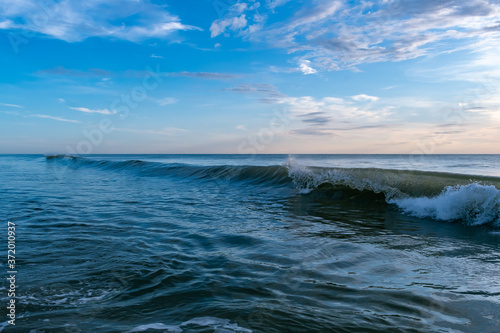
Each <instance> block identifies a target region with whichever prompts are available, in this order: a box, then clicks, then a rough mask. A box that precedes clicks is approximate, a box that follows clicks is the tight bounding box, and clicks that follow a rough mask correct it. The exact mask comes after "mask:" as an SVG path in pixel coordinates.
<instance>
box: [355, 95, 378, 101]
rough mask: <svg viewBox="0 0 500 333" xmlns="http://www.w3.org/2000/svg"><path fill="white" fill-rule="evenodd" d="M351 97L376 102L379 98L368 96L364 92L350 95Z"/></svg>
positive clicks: (356, 99)
mask: <svg viewBox="0 0 500 333" xmlns="http://www.w3.org/2000/svg"><path fill="white" fill-rule="evenodd" d="M351 98H352V99H353V100H355V101H358V102H376V101H378V100H379V98H378V97H377V96H369V95H365V94H360V95H355V96H351Z"/></svg>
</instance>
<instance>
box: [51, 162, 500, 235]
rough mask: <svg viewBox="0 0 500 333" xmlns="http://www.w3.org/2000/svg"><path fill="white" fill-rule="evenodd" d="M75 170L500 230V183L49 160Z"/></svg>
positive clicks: (391, 173) (431, 175)
mask: <svg viewBox="0 0 500 333" xmlns="http://www.w3.org/2000/svg"><path fill="white" fill-rule="evenodd" d="M46 159H47V160H48V161H57V162H59V163H66V164H67V165H68V166H70V165H71V166H73V167H85V166H88V167H95V168H99V169H107V170H123V171H134V172H138V173H139V174H141V175H144V176H169V177H175V178H185V179H187V178H194V179H199V180H206V181H233V182H245V183H250V184H259V185H266V186H293V187H294V188H296V189H297V191H298V192H299V193H301V194H308V193H312V192H314V193H321V192H323V193H325V192H330V191H347V192H352V191H354V192H358V193H359V192H362V193H367V194H368V195H369V194H370V193H371V194H374V195H383V196H384V199H385V201H386V202H387V203H389V204H393V205H396V206H397V207H399V209H401V210H402V211H403V212H405V213H406V214H409V215H413V216H416V217H420V218H433V219H437V220H443V221H461V222H463V223H466V224H468V225H492V226H495V227H500V191H499V190H498V188H499V187H500V178H497V177H485V176H471V175H462V174H453V173H443V172H428V171H411V170H389V169H378V168H324V167H310V166H305V165H300V164H298V163H296V162H295V161H294V160H293V159H291V158H290V159H288V161H286V162H285V163H284V164H283V165H276V166H248V165H247V166H236V165H223V166H199V165H190V164H181V163H160V162H147V161H140V160H128V161H108V160H95V159H90V158H85V157H76V156H71V155H46Z"/></svg>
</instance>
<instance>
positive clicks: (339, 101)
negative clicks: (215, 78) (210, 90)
mask: <svg viewBox="0 0 500 333" xmlns="http://www.w3.org/2000/svg"><path fill="white" fill-rule="evenodd" d="M224 91H231V92H236V93H239V94H253V95H256V96H257V97H258V98H259V101H260V102H262V103H264V104H271V105H282V106H284V107H285V110H286V112H287V114H288V116H289V117H290V118H291V119H294V120H295V124H296V126H297V127H299V128H293V129H292V130H291V132H290V133H292V134H300V135H320V136H324V135H334V131H335V130H337V126H338V125H341V124H345V123H348V124H349V123H351V122H353V121H356V122H357V123H358V124H362V125H360V126H366V127H365V128H366V129H369V128H372V126H374V125H377V126H379V125H380V124H379V123H380V122H382V121H386V120H387V117H388V116H389V115H390V114H392V112H393V111H392V108H393V107H391V106H384V105H374V104H373V103H365V102H366V101H370V102H377V101H378V97H375V96H369V95H365V94H361V95H355V96H351V97H350V98H347V99H346V98H340V97H324V98H315V97H312V96H299V97H294V96H288V95H285V94H283V93H281V92H280V91H279V90H278V89H277V88H276V87H275V86H273V85H270V84H243V85H240V86H235V87H231V88H226V89H224ZM334 125H335V126H334ZM383 126H385V125H383ZM347 129H352V127H351V128H349V127H346V130H347ZM358 129H363V128H362V127H358Z"/></svg>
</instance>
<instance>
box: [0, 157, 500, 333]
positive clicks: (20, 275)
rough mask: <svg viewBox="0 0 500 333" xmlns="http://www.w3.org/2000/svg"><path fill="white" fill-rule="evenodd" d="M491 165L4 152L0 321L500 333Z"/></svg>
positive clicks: (125, 327) (53, 326)
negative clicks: (0, 311) (1, 311)
mask: <svg viewBox="0 0 500 333" xmlns="http://www.w3.org/2000/svg"><path fill="white" fill-rule="evenodd" d="M499 165H500V155H88V156H66V155H46V156H43V155H1V156H0V170H1V172H0V193H1V194H0V203H1V204H0V219H1V220H2V225H3V227H2V228H3V232H2V233H1V234H2V235H3V240H0V241H1V242H2V244H5V245H3V246H4V251H3V253H4V254H3V255H2V256H1V260H2V264H3V265H2V267H4V276H5V277H6V278H11V276H12V275H14V276H15V283H11V282H12V279H11V280H8V279H4V284H3V285H2V286H1V291H0V295H1V297H0V298H1V300H2V304H3V306H4V309H5V308H6V307H9V306H10V304H11V303H10V302H11V300H12V299H14V301H15V302H14V304H15V309H14V313H15V316H14V321H13V322H12V320H13V319H12V316H11V317H9V314H12V311H11V309H7V311H6V313H7V315H6V316H4V317H3V318H2V320H1V321H0V323H1V324H0V327H1V328H0V331H3V332H27V333H49V332H64V333H69V332H127V333H133V332H146V333H150V332H219V333H222V332H224V333H226V332H245V333H246V332H382V331H383V332H499V331H500V191H499V189H500V169H499ZM9 222H10V223H9ZM9 226H12V229H8V228H9ZM8 230H10V231H12V232H13V234H12V233H11V234H8ZM9 235H10V236H11V238H8V236H9ZM14 238H15V240H13V239H14ZM9 240H10V243H9ZM12 244H14V245H12ZM13 247H15V253H12V257H8V252H7V250H8V249H12V248H13ZM9 254H10V253H9ZM8 260H13V262H11V261H8ZM12 263H14V265H13V266H8V264H12ZM12 271H13V272H15V273H9V272H12ZM12 285H14V291H15V296H9V294H10V293H11V292H12V288H13V287H12ZM9 290H10V292H9ZM11 308H12V306H11ZM12 323H15V325H13V324H12Z"/></svg>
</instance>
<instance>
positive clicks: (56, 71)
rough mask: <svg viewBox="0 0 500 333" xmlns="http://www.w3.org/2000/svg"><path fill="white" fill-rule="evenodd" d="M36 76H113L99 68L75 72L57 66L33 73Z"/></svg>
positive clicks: (74, 70) (75, 70)
mask: <svg viewBox="0 0 500 333" xmlns="http://www.w3.org/2000/svg"><path fill="white" fill-rule="evenodd" d="M34 74H35V75H37V76H40V75H60V76H74V77H109V76H113V73H111V72H109V71H107V70H104V69H99V68H89V69H87V70H77V69H68V68H65V67H62V66H57V67H54V68H47V69H42V70H39V71H36V72H35V73H34Z"/></svg>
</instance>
